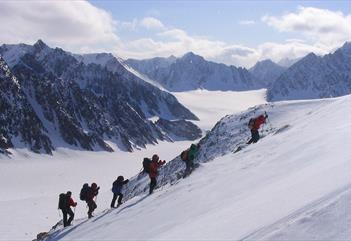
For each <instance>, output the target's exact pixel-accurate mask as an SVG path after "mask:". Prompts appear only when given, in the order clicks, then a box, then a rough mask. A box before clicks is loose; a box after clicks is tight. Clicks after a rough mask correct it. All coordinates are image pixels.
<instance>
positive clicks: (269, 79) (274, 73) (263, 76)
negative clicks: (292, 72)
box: [249, 59, 286, 87]
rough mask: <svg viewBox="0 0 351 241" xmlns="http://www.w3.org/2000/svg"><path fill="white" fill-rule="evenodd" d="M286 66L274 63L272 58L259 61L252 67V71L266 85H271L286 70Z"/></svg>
mask: <svg viewBox="0 0 351 241" xmlns="http://www.w3.org/2000/svg"><path fill="white" fill-rule="evenodd" d="M285 70H286V68H285V67H282V66H280V65H278V64H276V63H274V62H273V61H272V60H270V59H266V60H262V61H259V62H257V63H256V64H255V65H254V66H253V67H252V68H251V69H249V71H250V73H251V74H252V75H253V76H255V77H256V79H259V80H261V81H263V82H264V86H267V87H269V86H270V85H271V84H272V83H273V82H274V81H275V80H276V79H277V78H278V77H279V76H280V75H281V74H282V73H283V72H284V71H285Z"/></svg>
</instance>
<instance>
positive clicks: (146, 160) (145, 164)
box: [143, 157, 151, 174]
mask: <svg viewBox="0 0 351 241" xmlns="http://www.w3.org/2000/svg"><path fill="white" fill-rule="evenodd" d="M150 164H151V159H149V158H146V157H145V158H144V160H143V168H144V172H146V173H148V174H149V173H150Z"/></svg>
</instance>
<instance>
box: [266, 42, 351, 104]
mask: <svg viewBox="0 0 351 241" xmlns="http://www.w3.org/2000/svg"><path fill="white" fill-rule="evenodd" d="M349 93H351V43H345V44H344V46H343V47H342V48H339V49H338V50H336V51H335V52H334V53H332V54H328V55H325V56H323V57H320V56H317V55H315V54H313V53H311V54H309V55H307V56H306V57H304V58H303V59H301V60H300V61H298V62H297V63H295V64H294V65H293V66H291V67H290V68H289V69H288V70H286V71H285V72H284V73H283V74H282V75H281V76H280V77H279V78H278V79H277V80H276V81H275V82H274V84H273V85H272V86H271V88H270V89H269V90H268V99H269V100H271V101H279V100H295V99H317V98H328V97H337V96H342V95H346V94H349Z"/></svg>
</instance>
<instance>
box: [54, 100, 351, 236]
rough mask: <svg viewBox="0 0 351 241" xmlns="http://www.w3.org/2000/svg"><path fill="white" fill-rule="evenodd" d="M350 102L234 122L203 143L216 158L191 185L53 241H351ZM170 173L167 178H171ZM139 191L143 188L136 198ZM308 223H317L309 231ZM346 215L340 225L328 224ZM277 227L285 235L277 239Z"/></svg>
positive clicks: (294, 105) (308, 105) (301, 106)
mask: <svg viewBox="0 0 351 241" xmlns="http://www.w3.org/2000/svg"><path fill="white" fill-rule="evenodd" d="M350 104H351V96H345V97H340V98H335V99H328V100H314V101H292V102H280V103H274V104H265V105H262V106H260V107H256V108H251V109H249V110H248V111H246V112H243V113H241V114H238V115H233V116H226V117H224V118H223V119H222V120H221V121H220V122H219V123H217V124H216V126H215V127H214V128H213V129H212V131H211V132H210V133H209V134H208V135H207V137H205V138H204V139H203V140H202V149H201V152H200V155H199V156H200V157H206V156H208V155H206V154H210V155H209V156H210V158H207V160H206V161H210V160H212V161H210V162H205V163H204V162H202V161H201V160H196V161H198V162H202V164H201V166H200V168H198V169H197V170H196V171H195V172H194V173H193V174H192V175H191V176H190V177H189V178H187V179H182V180H180V181H179V182H178V183H177V184H176V185H165V186H162V187H161V188H159V189H158V190H157V191H156V192H155V193H154V194H153V195H151V196H146V194H145V193H144V194H139V195H137V196H135V197H134V198H131V199H130V200H129V201H128V202H126V203H125V204H124V205H123V206H122V207H121V208H119V209H116V210H112V211H105V212H103V213H101V214H99V215H96V217H95V218H93V219H91V220H86V219H80V220H76V222H75V225H74V226H72V227H68V228H66V229H63V230H54V231H53V232H52V233H51V238H50V239H48V240H111V239H113V240H261V238H264V237H265V238H267V239H264V240H294V239H295V238H297V239H298V240H302V239H303V240H326V239H327V238H328V237H329V238H333V239H341V238H342V237H350V236H351V231H350V229H349V228H348V227H349V215H344V216H342V217H340V214H338V213H337V212H338V210H339V209H338V208H337V207H338V205H339V206H340V207H341V208H342V209H341V210H345V211H348V210H349V208H347V207H345V206H344V205H346V206H349V203H348V200H349V199H348V197H349V196H350V195H349V194H348V193H349V192H350V187H351V175H350V171H351V157H350V155H349V151H348V148H349V147H350V141H348V138H349V136H350V134H351V113H350V112H349V111H348V110H349V106H350ZM264 111H267V112H268V114H269V119H270V122H269V124H267V126H269V128H267V129H266V130H267V131H266V132H265V135H266V136H265V137H264V138H262V139H261V140H260V141H259V142H258V143H257V144H254V145H250V146H248V147H247V148H245V149H243V150H242V151H240V152H238V153H232V151H233V150H234V149H235V147H236V146H237V145H238V143H239V142H240V141H239V140H237V139H236V138H235V136H234V134H238V135H240V136H241V137H242V139H245V138H247V137H248V133H247V131H246V132H243V131H241V130H243V128H244V126H245V124H246V123H247V120H248V119H249V118H250V116H252V115H254V114H255V115H257V114H259V113H263V112H264ZM200 159H201V158H200ZM176 161H177V159H175V160H173V161H171V162H170V163H169V164H168V165H175V164H174V163H175V162H176ZM178 161H179V160H178ZM179 165H180V164H179ZM163 170H167V168H164V169H163ZM175 171H178V170H175ZM163 172H165V171H161V177H162V179H164V178H168V177H167V176H165V175H163V174H164V173H163ZM160 182H161V183H167V182H166V181H164V180H160ZM133 185H135V181H132V182H131V184H130V185H129V187H128V188H127V191H129V190H131V189H130V187H132V186H133ZM132 192H135V193H138V190H136V191H135V190H133V191H132ZM338 196H339V197H338ZM332 198H334V199H332ZM331 199H332V201H331ZM328 202H329V205H328ZM330 203H331V204H333V205H331V204H330ZM297 212H299V213H300V214H299V215H296V213H297ZM311 214H312V215H311ZM303 216H305V217H307V219H306V220H307V221H308V222H307V223H309V224H308V226H304V227H305V228H299V226H298V225H301V223H302V222H304V219H303V218H302V217H303ZM299 218H300V219H299ZM328 218H329V219H328ZM337 218H338V223H337V224H338V226H335V225H334V226H332V225H330V226H328V225H327V224H328V222H329V223H332V221H333V219H334V220H335V219H337ZM294 220H300V222H295V223H294V222H293V221H294ZM301 220H302V221H301ZM324 220H326V221H325V222H326V224H324ZM291 223H293V225H291ZM272 225H273V226H272ZM276 225H277V226H276ZM272 227H273V228H272ZM308 228H309V229H308ZM328 229H329V230H330V231H331V232H332V233H333V235H330V234H331V232H327V230H328ZM272 230H273V231H272ZM276 230H278V234H279V235H280V236H274V235H276V234H277V233H274V231H276ZM340 231H342V232H340ZM255 235H256V236H255ZM328 235H329V236H328Z"/></svg>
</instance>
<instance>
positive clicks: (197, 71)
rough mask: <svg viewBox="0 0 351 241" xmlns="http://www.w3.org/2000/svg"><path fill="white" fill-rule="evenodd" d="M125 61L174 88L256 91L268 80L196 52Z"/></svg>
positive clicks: (171, 89) (164, 84)
mask: <svg viewBox="0 0 351 241" xmlns="http://www.w3.org/2000/svg"><path fill="white" fill-rule="evenodd" d="M125 63H126V64H128V65H130V66H131V67H132V68H135V69H136V70H137V71H139V72H141V73H143V74H145V75H146V76H148V77H149V78H150V79H153V80H155V81H157V82H158V83H160V84H161V85H162V86H163V87H164V88H165V89H167V90H170V91H189V90H195V89H207V90H252V89H259V88H263V87H264V83H262V82H261V81H259V80H257V79H256V78H255V77H254V76H253V75H251V74H250V73H249V71H248V70H247V69H245V68H241V67H239V68H237V67H235V66H227V65H224V64H218V63H214V62H210V61H207V60H205V59H204V58H203V57H201V56H199V55H196V54H194V53H192V52H189V53H187V54H185V55H184V56H183V57H181V58H177V59H175V58H174V57H170V58H163V59H162V58H157V59H150V60H140V61H138V60H131V59H130V60H127V61H126V62H125Z"/></svg>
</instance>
